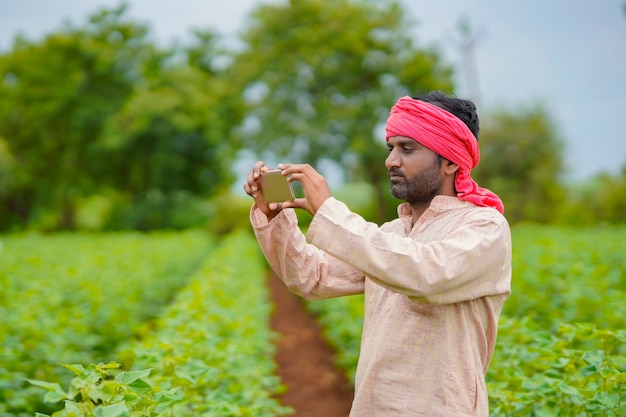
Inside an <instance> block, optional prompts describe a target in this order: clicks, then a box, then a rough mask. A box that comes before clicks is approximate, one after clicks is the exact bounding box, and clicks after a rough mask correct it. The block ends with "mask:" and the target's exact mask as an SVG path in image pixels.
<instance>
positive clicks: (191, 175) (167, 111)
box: [104, 50, 242, 229]
mask: <svg viewBox="0 0 626 417" xmlns="http://www.w3.org/2000/svg"><path fill="white" fill-rule="evenodd" d="M196 52H197V50H196ZM239 100H240V99H239V96H237V95H236V94H233V93H232V85H231V84H228V83H227V82H225V80H224V79H222V78H220V77H219V76H216V75H214V74H211V73H210V72H209V71H208V70H207V69H201V68H200V67H198V66H190V65H188V64H186V63H185V64H177V65H176V66H173V67H171V68H167V67H166V68H164V69H163V70H162V72H161V73H159V74H158V76H156V77H154V78H153V79H151V80H149V82H148V83H146V85H145V87H144V88H140V89H138V90H137V91H135V93H134V94H133V96H132V97H131V98H130V99H129V100H128V101H127V103H126V104H125V105H124V107H123V108H122V109H121V110H120V111H119V112H118V113H117V114H116V115H115V116H114V117H112V118H111V119H110V121H109V123H108V125H107V129H106V130H105V132H104V146H105V148H106V152H107V153H109V154H111V155H115V156H116V157H115V158H114V159H113V160H112V161H111V175H110V178H111V179H112V181H111V183H110V185H111V186H112V187H113V188H114V189H115V190H116V191H117V192H121V193H124V194H125V195H127V196H129V197H130V199H131V205H134V206H135V209H136V210H139V211H142V210H141V208H142V207H146V208H147V210H143V211H145V213H144V215H139V216H138V217H137V216H133V217H135V220H133V221H132V222H131V223H128V222H127V223H126V225H127V226H132V227H137V228H141V229H150V228H156V227H162V226H166V225H168V218H167V217H168V211H172V210H176V200H177V199H179V198H180V197H181V196H183V197H184V196H188V197H189V196H203V197H206V196H209V195H211V194H214V193H216V192H217V191H219V190H221V189H223V188H224V187H225V186H226V185H228V184H230V182H231V181H232V170H231V166H232V161H233V155H234V153H235V151H234V148H235V147H234V144H233V142H232V141H230V140H229V132H230V130H231V128H232V124H238V123H239V122H240V121H241V112H242V105H241V104H240V103H239ZM185 201H188V200H185ZM122 209H123V208H122ZM136 213H137V211H136ZM118 227H119V225H118Z"/></svg>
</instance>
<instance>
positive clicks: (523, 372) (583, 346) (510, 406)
mask: <svg viewBox="0 0 626 417" xmlns="http://www.w3.org/2000/svg"><path fill="white" fill-rule="evenodd" d="M512 232H513V284H512V295H511V297H510V298H509V300H508V301H507V303H506V304H505V308H504V312H503V316H502V317H501V319H500V325H499V332H498V342H497V345H496V351H495V354H494V358H493V360H492V362H491V366H490V369H489V373H488V374H487V385H488V390H489V396H490V403H491V404H490V412H491V414H490V415H491V416H492V417H495V416H507V417H513V416H515V417H528V416H534V417H543V416H545V417H547V416H561V417H563V416H571V417H574V416H575V417H579V416H616V417H622V416H626V319H625V318H626V301H625V300H626V228H624V227H621V228H608V227H607V228H597V229H583V230H577V229H562V228H553V227H533V226H520V227H516V228H514V229H513V231H512ZM308 307H309V308H310V309H311V310H312V311H313V312H315V313H316V314H318V315H319V320H320V321H321V323H322V325H323V326H324V328H325V334H326V337H327V338H328V339H329V341H330V343H331V344H332V345H334V347H335V348H336V350H337V357H336V361H337V363H338V366H340V367H342V368H343V369H344V370H346V372H347V373H348V376H349V377H350V378H354V370H355V367H356V360H357V358H358V349H359V344H358V340H359V338H360V335H361V325H362V315H363V299H362V297H361V296H353V297H348V298H342V299H333V300H323V301H314V302H309V303H308Z"/></svg>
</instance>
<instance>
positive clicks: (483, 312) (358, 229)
mask: <svg viewBox="0 0 626 417" xmlns="http://www.w3.org/2000/svg"><path fill="white" fill-rule="evenodd" d="M477 135H478V117H477V115H476V109H475V106H474V104H473V103H472V102H470V101H468V100H461V99H458V98H454V97H447V96H444V95H442V94H440V93H430V94H428V95H425V96H421V97H416V98H410V97H403V98H401V99H400V100H399V101H398V102H397V103H396V104H395V105H394V106H393V108H392V110H391V114H390V116H389V119H388V120H387V126H386V139H387V147H388V149H389V156H388V157H387V159H386V161H385V165H386V166H387V168H388V171H389V178H390V182H391V194H392V195H393V196H394V197H396V198H399V199H401V200H404V201H405V202H406V203H404V204H402V205H400V206H399V207H398V218H397V219H395V220H393V221H391V222H388V223H386V224H384V225H383V226H382V227H380V228H379V227H378V226H377V225H375V224H373V223H369V222H366V221H365V220H364V219H363V218H362V217H360V216H359V215H357V214H355V213H352V212H351V211H350V210H349V209H348V208H347V207H346V206H345V205H344V204H343V203H341V202H339V201H337V200H336V199H334V198H333V197H332V195H331V193H330V190H329V187H328V185H327V183H326V181H325V179H324V178H323V177H322V176H321V175H320V174H319V173H318V172H317V171H315V170H314V169H313V168H312V167H310V166H308V165H293V164H284V165H279V166H278V167H279V168H280V169H281V170H282V173H283V175H285V176H288V179H289V181H299V182H300V183H301V184H302V188H303V190H304V194H305V197H304V198H301V199H296V200H295V201H292V202H284V203H272V204H268V203H267V202H266V201H265V200H264V197H263V190H262V189H261V186H260V185H261V182H260V177H261V175H262V173H263V172H264V171H266V170H268V169H269V168H268V167H265V166H264V164H263V162H257V163H256V164H255V165H254V167H253V169H252V170H251V171H250V172H249V173H248V177H247V183H246V184H245V185H244V189H245V191H246V192H247V193H248V194H249V195H251V196H252V197H253V198H254V201H255V204H254V205H253V207H252V209H251V213H250V217H251V222H252V225H253V227H254V231H255V234H256V236H257V239H258V241H259V244H260V246H261V249H262V250H263V253H264V254H265V257H266V258H267V260H268V262H269V264H270V265H271V267H272V268H273V269H274V271H275V272H276V273H277V274H278V275H279V276H280V277H281V278H282V280H283V281H284V282H285V284H286V285H287V286H288V287H289V289H290V290H291V291H292V292H294V293H296V294H299V295H301V296H303V297H306V298H307V299H320V298H328V297H337V296H342V295H349V294H357V293H364V294H365V320H364V327H363V336H362V343H361V353H360V357H359V363H358V367H357V372H356V384H355V397H354V402H353V405H352V410H351V413H350V416H353V417H356V416H359V417H361V416H363V417H372V416H377V417H378V416H380V417H389V416H428V417H437V416H446V417H465V416H481V417H482V416H484V417H487V416H488V415H489V411H488V408H489V407H488V398H487V390H486V384H485V374H486V372H487V368H488V366H489V362H490V360H491V357H492V354H493V349H494V345H495V341H496V332H497V324H498V318H499V315H500V312H501V310H502V306H503V304H504V301H505V300H506V298H507V297H508V296H509V294H510V280H511V237H510V229H509V226H508V224H507V222H506V220H505V218H504V217H503V215H502V212H503V206H502V202H501V201H500V199H499V198H498V196H496V195H495V194H494V193H492V192H491V191H489V190H486V189H484V188H480V187H478V186H477V184H476V183H475V182H474V180H473V179H472V178H471V176H470V171H471V169H472V168H473V167H475V166H476V164H478V160H479V151H478V143H477ZM292 208H304V209H306V210H307V211H309V212H310V213H311V214H312V215H313V219H312V221H311V224H310V226H309V229H308V231H307V234H306V236H304V235H303V234H302V233H301V232H300V230H299V229H298V226H297V220H296V216H295V214H294V212H293V210H291V209H292Z"/></svg>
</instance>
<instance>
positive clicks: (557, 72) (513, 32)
mask: <svg viewBox="0 0 626 417" xmlns="http://www.w3.org/2000/svg"><path fill="white" fill-rule="evenodd" d="M278 1H284V0H264V1H261V0H176V1H171V0H127V4H128V5H129V13H128V15H129V16H130V17H132V18H133V20H136V21H138V22H141V23H145V24H148V25H149V26H150V28H151V33H152V35H153V36H154V38H155V39H156V40H157V41H158V42H162V43H164V44H168V43H169V42H172V41H173V40H182V41H184V40H185V39H188V37H189V35H190V33H191V32H190V30H191V29H192V28H212V29H214V30H216V31H217V32H219V33H220V34H222V35H223V36H225V37H227V38H230V39H236V36H237V34H238V33H239V32H240V31H242V30H243V29H244V28H245V25H246V18H247V17H248V15H249V14H250V12H251V11H252V10H253V9H254V8H256V7H258V6H259V5H260V4H262V3H267V2H278ZM400 2H401V3H402V5H403V6H404V8H405V10H406V11H407V14H408V17H409V18H410V19H412V20H413V21H415V25H414V28H413V32H412V33H413V34H414V36H415V39H416V42H417V43H418V44H419V45H422V46H425V47H427V46H436V47H437V48H439V50H440V51H441V53H442V55H443V57H444V59H445V60H446V62H448V63H450V64H453V65H455V66H457V68H458V73H457V80H456V81H457V86H458V89H457V91H456V94H457V95H458V96H459V97H471V98H473V99H474V100H475V101H476V102H477V104H478V106H479V115H481V114H482V113H484V112H488V111H491V110H495V109H498V108H503V107H504V108H508V109H511V110H515V109H517V108H521V107H529V106H534V105H535V104H537V103H541V104H542V105H543V106H544V107H545V108H546V109H547V110H548V113H549V114H550V116H551V117H552V119H553V120H554V122H555V124H556V128H557V131H558V133H559V135H560V137H561V138H562V139H563V142H564V145H565V151H564V156H565V163H566V166H567V170H568V171H567V178H569V179H571V180H572V181H578V180H584V179H587V178H590V177H592V176H594V175H596V174H598V173H600V172H606V173H610V174H616V173H618V172H620V171H621V168H622V167H623V166H626V12H625V11H624V8H625V6H624V5H623V3H624V2H626V0H600V1H592V0H550V1H545V0H541V1H540V0H526V1H515V2H503V1H500V0H400ZM120 3H121V0H54V1H49V0H0V51H3V52H4V51H8V50H10V48H11V45H12V41H13V38H14V36H15V35H16V34H17V33H18V32H19V33H21V34H22V35H24V36H26V37H27V38H28V39H30V40H38V39H41V38H42V37H43V36H45V35H46V34H48V33H51V32H53V31H55V30H58V29H59V28H60V27H61V26H62V24H63V22H64V21H70V22H71V23H72V24H74V25H81V24H83V23H85V22H86V20H87V17H88V16H89V15H90V14H92V13H94V12H95V11H97V10H99V9H100V8H102V7H114V6H118V5H119V4H120ZM461 19H465V20H467V21H468V22H469V23H470V25H471V27H472V28H473V33H474V34H475V36H474V37H473V39H474V42H473V48H472V51H473V53H472V54H470V55H469V56H470V57H471V58H472V60H471V62H472V63H473V64H471V65H467V62H468V61H467V60H465V59H464V55H463V54H462V50H463V48H462V47H461V45H460V37H459V35H458V34H459V31H458V29H457V28H458V24H459V21H460V20H461ZM346 30H349V25H348V24H347V25H346ZM467 68H469V69H471V70H472V71H470V72H468V71H466V70H465V69H467ZM469 74H474V76H473V77H470V76H469ZM468 80H473V81H472V82H469V81H468Z"/></svg>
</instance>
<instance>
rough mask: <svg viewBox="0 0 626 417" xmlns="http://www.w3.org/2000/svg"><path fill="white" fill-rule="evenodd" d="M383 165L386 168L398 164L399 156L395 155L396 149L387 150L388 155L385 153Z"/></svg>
mask: <svg viewBox="0 0 626 417" xmlns="http://www.w3.org/2000/svg"><path fill="white" fill-rule="evenodd" d="M385 166H386V167H387V168H394V167H398V166H400V158H398V157H397V154H396V151H395V150H393V149H392V150H391V151H389V155H387V159H385Z"/></svg>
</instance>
